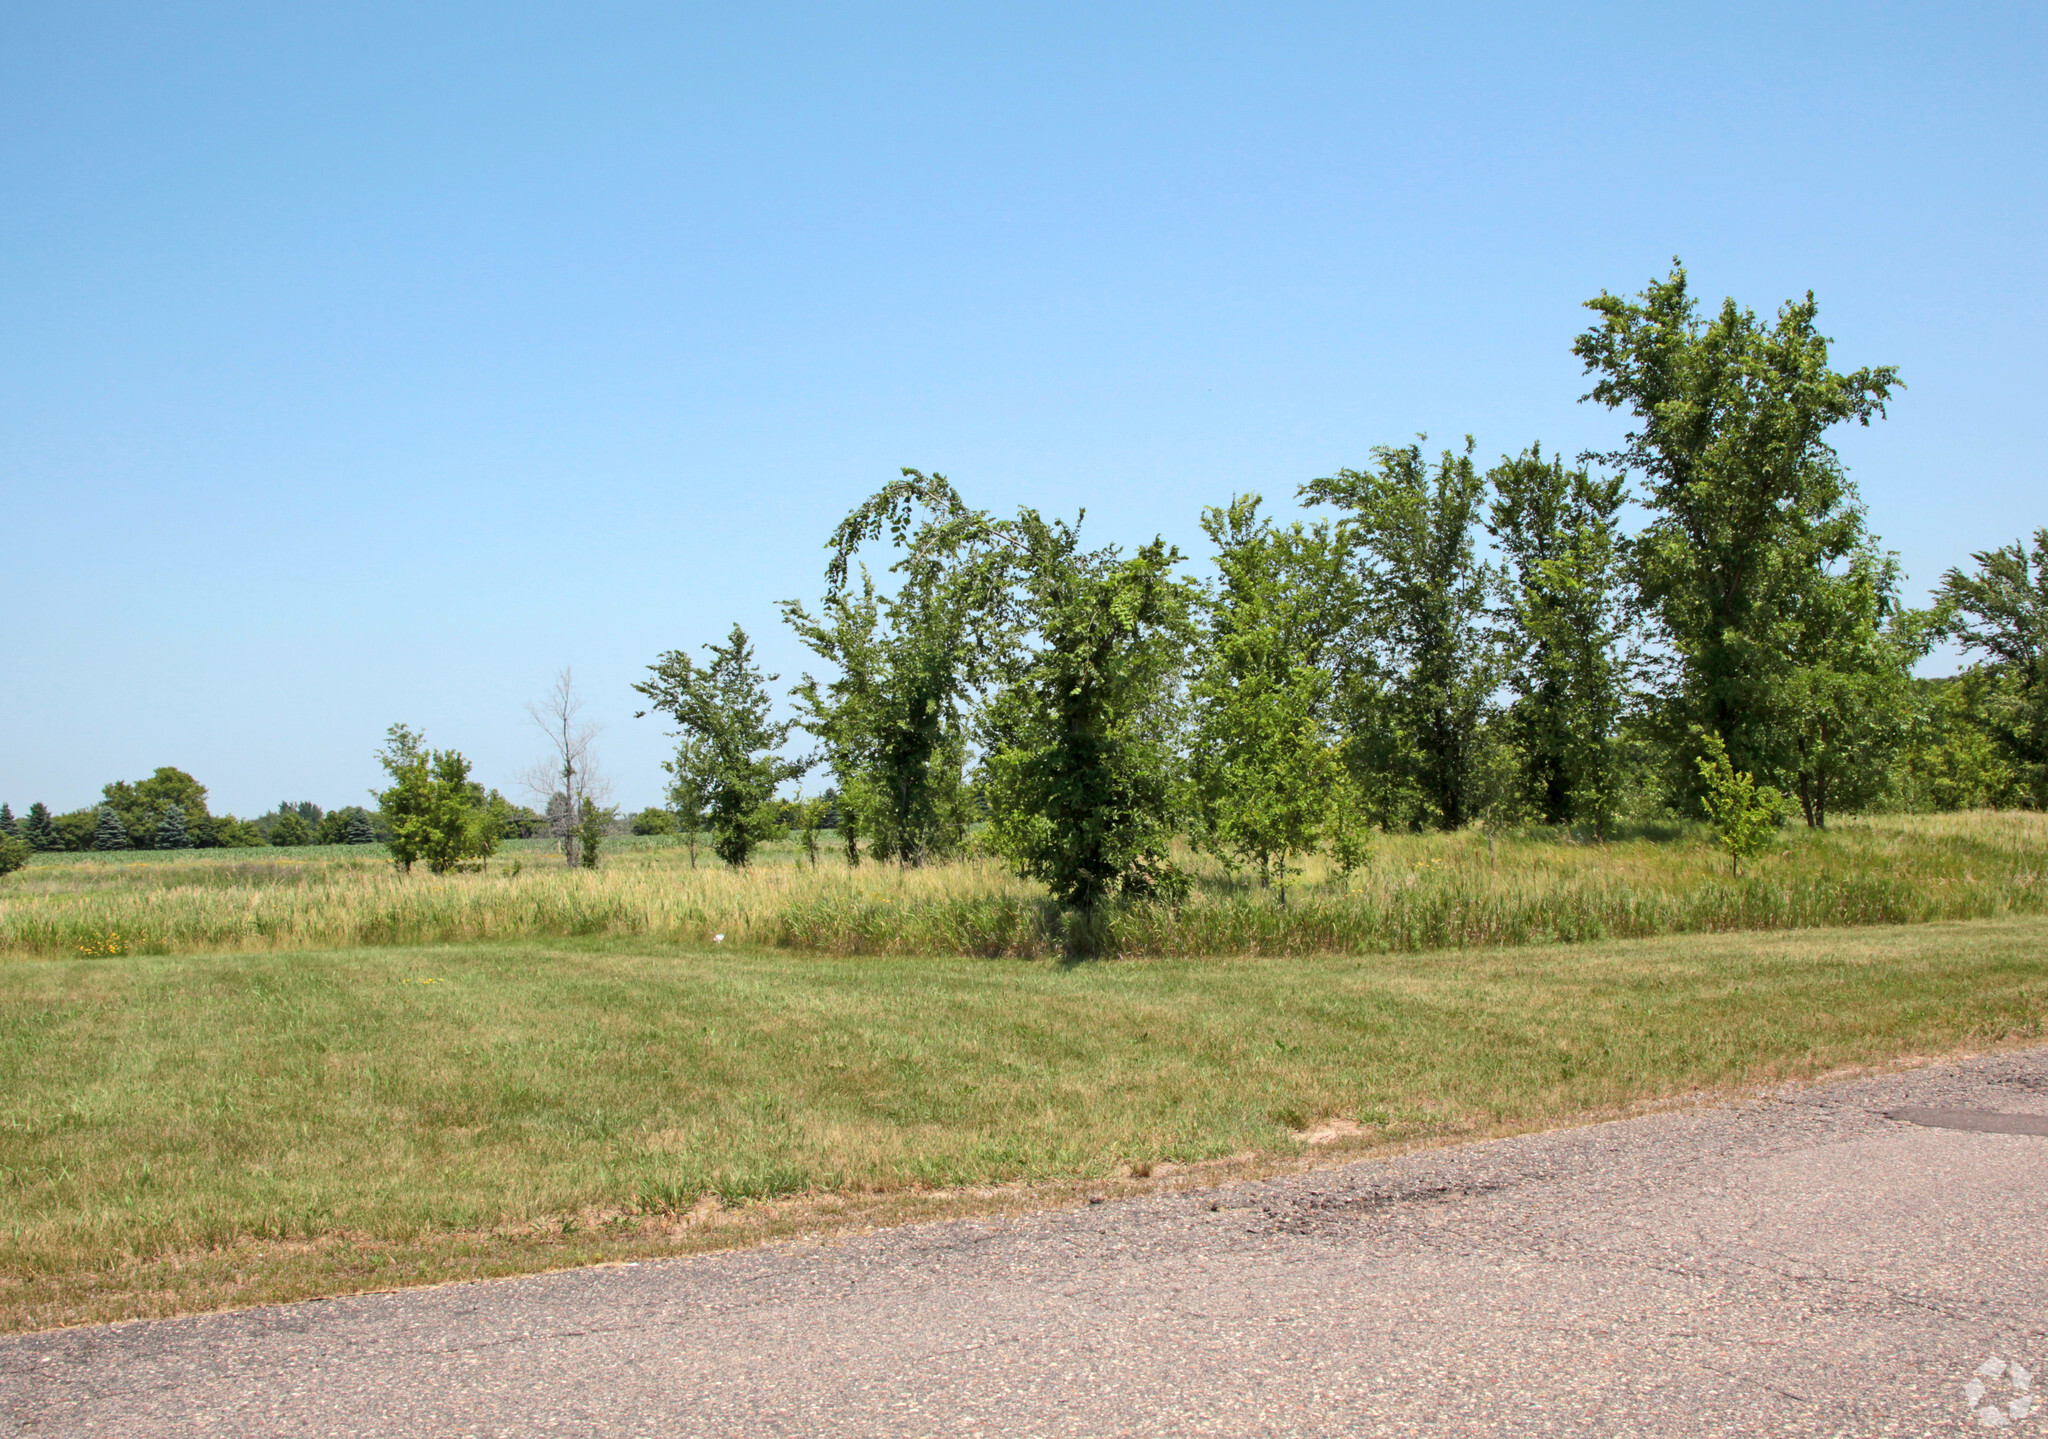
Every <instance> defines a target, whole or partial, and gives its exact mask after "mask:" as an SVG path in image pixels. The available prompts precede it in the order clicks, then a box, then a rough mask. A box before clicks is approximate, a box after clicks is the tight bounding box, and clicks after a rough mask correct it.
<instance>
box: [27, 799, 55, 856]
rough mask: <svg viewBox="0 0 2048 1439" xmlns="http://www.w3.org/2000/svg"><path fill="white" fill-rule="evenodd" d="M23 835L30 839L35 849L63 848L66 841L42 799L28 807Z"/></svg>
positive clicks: (30, 844)
mask: <svg viewBox="0 0 2048 1439" xmlns="http://www.w3.org/2000/svg"><path fill="white" fill-rule="evenodd" d="M21 837H22V838H23V839H24V840H26V841H28V847H29V848H30V849H33V850H53V849H62V848H63V847H64V842H63V840H61V839H60V838H58V835H57V826H56V825H55V824H54V823H53V822H52V821H51V819H50V809H49V806H48V805H45V804H44V803H43V802H42V801H41V800H37V801H36V802H35V803H34V804H32V805H30V806H29V807H28V814H27V815H26V816H25V817H24V818H23V819H22V821H21Z"/></svg>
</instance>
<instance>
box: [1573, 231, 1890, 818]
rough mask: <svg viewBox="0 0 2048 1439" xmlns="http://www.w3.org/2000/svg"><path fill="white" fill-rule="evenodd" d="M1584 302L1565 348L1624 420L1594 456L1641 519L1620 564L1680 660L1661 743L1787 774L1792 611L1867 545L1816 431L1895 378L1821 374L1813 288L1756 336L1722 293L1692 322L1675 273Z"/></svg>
mask: <svg viewBox="0 0 2048 1439" xmlns="http://www.w3.org/2000/svg"><path fill="white" fill-rule="evenodd" d="M1587 307H1588V308H1589V309H1591V310H1593V311H1594V312H1595V313H1596V314H1598V315H1599V317H1600V318H1599V321H1598V322H1597V323H1596V324H1595V325H1594V326H1593V327H1592V328H1590V329H1588V330H1587V331H1586V332H1585V333H1583V334H1581V335H1580V336H1579V337H1578V340H1577V341H1576V342H1575V343H1574V345H1573V351H1574V353H1575V354H1577V356H1578V357H1579V359H1580V360H1582V361H1583V362H1584V364H1585V367H1586V371H1587V372H1588V373H1589V374H1593V375H1596V376H1598V379H1597V380H1596V381H1595V383H1594V386H1593V389H1592V392H1591V393H1590V394H1589V395H1588V396H1587V397H1586V398H1588V399H1591V400H1594V401H1597V402H1598V403H1600V404H1603V405H1606V406H1608V407H1609V408H1612V409H1624V410H1627V411H1628V412H1629V413H1630V414H1631V415H1632V417H1633V419H1634V422H1635V425H1636V428H1635V429H1633V430H1631V431H1630V432H1629V434H1628V435H1627V437H1626V440H1625V442H1624V443H1623V445H1622V446H1621V448H1619V449H1617V450H1615V451H1613V452H1612V453H1611V454H1608V455H1607V456H1605V457H1604V458H1605V459H1606V460H1607V462H1608V463H1610V464H1613V465H1616V466H1618V467H1620V468H1621V469H1623V470H1624V471H1627V472H1631V473H1634V474H1638V475H1641V476H1642V477H1643V479H1644V481H1645V486H1646V488H1645V493H1644V502H1645V503H1646V504H1647V505H1648V506H1649V508H1650V511H1651V518H1650V521H1649V523H1648V524H1647V525H1646V526H1644V528H1643V530H1642V531H1641V533H1640V534H1639V535H1638V536H1637V537H1636V539H1635V541H1634V543H1633V545H1632V549H1631V555H1632V570H1633V574H1634V578H1635V581H1636V583H1637V585H1638V587H1639V588H1640V591H1641V595H1642V600H1643V602H1644V604H1645V605H1646V606H1647V609H1648V612H1649V614H1650V615H1651V616H1652V617H1653V618H1654V620H1655V622H1656V624H1657V626H1658V629H1659V631H1660V634H1661V638H1662V639H1663V640H1664V641H1665V642H1666V643H1667V644H1668V645H1669V647H1670V649H1671V651H1672V652H1673V654H1674V656H1675V658H1676V661H1677V671H1678V672H1677V675H1676V679H1675V683H1674V684H1673V685H1672V686H1671V687H1670V688H1669V689H1668V690H1667V692H1666V693H1665V694H1664V695H1663V696H1662V697H1661V711H1662V719H1663V732H1664V735H1665V737H1666V739H1667V740H1668V741H1669V742H1671V743H1674V744H1676V743H1678V742H1679V740H1680V737H1682V736H1683V735H1685V734H1686V733H1688V732H1689V729H1690V727H1692V726H1698V727H1701V728H1703V729H1706V730H1711V731H1712V732H1713V733H1715V734H1717V735H1720V736H1722V737H1723V739H1724V740H1725V742H1726V744H1727V746H1728V751H1729V754H1730V756H1731V762H1732V763H1733V764H1734V765H1735V766H1736V767H1737V768H1740V769H1745V770H1750V771H1754V772H1757V773H1763V774H1782V775H1786V776H1787V777H1788V778H1789V777H1791V776H1792V775H1793V774H1794V773H1795V772H1796V770H1797V769H1798V766H1799V763H1800V757H1799V755H1798V754H1797V753H1796V752H1795V751H1796V746H1795V744H1794V743H1793V741H1792V738H1791V731H1793V730H1796V729H1797V728H1799V726H1800V724H1801V721H1799V720H1797V719H1796V718H1795V719H1793V720H1792V722H1791V723H1790V724H1788V722H1787V716H1786V715H1785V713H1784V712H1783V710H1782V708H1781V704H1780V701H1781V700H1783V699H1784V698H1785V697H1786V692H1787V690H1786V687H1787V675H1788V672H1789V671H1791V670H1792V669H1795V668H1798V667H1800V666H1801V665H1802V664H1804V665H1805V666H1806V667H1809V668H1811V667H1812V666H1813V662H1814V657H1813V655H1812V653H1811V651H1810V648H1809V649H1808V650H1807V652H1805V653H1804V654H1803V655H1795V653H1794V652H1795V650H1796V649H1798V648H1799V646H1800V645H1801V642H1802V639H1803V638H1810V631H1809V630H1808V629H1807V627H1806V626H1804V625H1803V624H1802V617H1803V611H1804V609H1805V608H1806V607H1807V606H1808V605H1809V604H1810V603H1812V602H1813V601H1814V600H1815V598H1816V596H1817V595H1818V594H1819V592H1822V591H1825V590H1826V589H1828V588H1829V586H1830V585H1831V584H1832V583H1833V581H1831V580H1830V578H1829V576H1830V575H1831V574H1832V573H1833V571H1832V570H1831V567H1832V566H1834V565H1835V564H1836V563H1837V562H1842V561H1847V560H1849V559H1850V557H1851V556H1854V555H1856V554H1858V552H1859V551H1861V550H1863V549H1865V548H1866V547H1867V544H1868V540H1867V536H1866V535H1865V532H1864V528H1863V515H1862V511H1861V509H1860V508H1859V507H1858V505H1857V503H1856V496H1855V491H1854V489H1853V487H1852V486H1851V485H1850V483H1849V480H1848V477H1847V476H1846V475H1845V474H1844V472H1843V470H1842V466H1841V462H1840V459H1839V458H1838V457H1837V455H1836V453H1835V451H1834V449H1833V448H1832V447H1831V446H1830V445H1829V444H1828V443H1827V442H1826V440H1825V439H1824V438H1823V437H1824V436H1825V434H1826V432H1827V431H1828V430H1829V429H1831V428H1832V427H1834V426H1835V425H1838V424H1841V423H1844V422H1847V421H1852V420H1853V421H1857V422H1859V423H1862V424H1866V425H1867V424H1869V422H1870V420H1871V417H1872V416H1882V415H1883V414H1884V410H1885V403H1886V401H1887V400H1888V399H1889V398H1890V396H1891V393H1892V391H1893V389H1894V388H1896V387H1898V385H1899V380H1898V374H1897V372H1896V371H1895V370H1894V369H1892V368H1891V367H1889V366H1879V367H1877V368H1871V369H1862V370H1857V371H1855V372H1853V373H1851V374H1840V373H1837V372H1836V371H1834V370H1832V369H1830V368H1828V341H1827V339H1826V337H1825V336H1823V335H1821V334H1820V333H1819V332H1818V331H1817V330H1815V328H1814V318H1815V315H1816V313H1817V307H1816V306H1815V304H1814V301H1813V296H1812V295H1811V294H1808V295H1807V297H1806V298H1805V299H1804V300H1803V301H1795V302H1789V303H1787V304H1785V305H1784V306H1782V307H1780V309H1779V311H1778V313H1777V316H1776V318H1775V320H1774V321H1773V322H1772V323H1770V324H1768V325H1767V324H1765V323H1764V322H1762V321H1760V320H1759V319H1758V318H1757V316H1756V314H1755V313H1754V312H1753V311H1750V310H1747V309H1743V308H1741V307H1739V306H1737V305H1736V303H1735V302H1734V301H1733V300H1728V301H1725V302H1724V303H1723V304H1722V306H1721V309H1720V311H1719V313H1718V314H1717V315H1716V316H1714V317H1713V318H1712V319H1711V320H1709V319H1705V318H1703V317H1702V316H1701V314H1700V313H1699V308H1698V305H1697V304H1696V302H1695V301H1694V299H1693V297H1692V295H1691V294H1690V293H1689V292H1688V290H1687V288H1686V276H1685V270H1684V268H1683V267H1682V266H1678V265H1676V264H1675V263H1674V266H1673V269H1672V271H1671V274H1670V275H1669V276H1668V277H1667V278H1666V279H1664V280H1660V281H1654V282H1652V283H1651V284H1650V285H1649V286H1648V288H1646V289H1645V290H1644V291H1643V293H1642V294H1641V295H1640V296H1638V297H1637V298H1636V299H1633V300H1625V299H1622V298H1619V297H1617V296H1614V295H1610V294H1607V293H1605V292H1604V291H1603V292H1602V293H1601V295H1600V296H1599V297H1598V298H1597V299H1594V300H1590V301H1588V302H1587ZM1823 603H1826V601H1823ZM1861 633H1862V634H1863V635H1866V636H1867V628H1866V629H1865V630H1864V631H1863V632H1861ZM1859 642H1860V641H1859ZM1851 667H1852V668H1854V667H1855V664H1854V662H1853V661H1852V662H1851ZM1830 702H1831V701H1830ZM1807 728H1808V730H1809V732H1810V730H1811V725H1810V724H1808V725H1807Z"/></svg>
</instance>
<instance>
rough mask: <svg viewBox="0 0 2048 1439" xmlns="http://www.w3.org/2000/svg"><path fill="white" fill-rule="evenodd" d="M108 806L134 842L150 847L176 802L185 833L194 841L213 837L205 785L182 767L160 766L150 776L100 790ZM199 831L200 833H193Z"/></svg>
mask: <svg viewBox="0 0 2048 1439" xmlns="http://www.w3.org/2000/svg"><path fill="white" fill-rule="evenodd" d="M100 793H101V795H102V797H103V803H104V804H105V805H106V807H107V808H109V809H111V810H113V811H114V813H116V814H118V815H119V816H120V817H121V825H122V828H124V829H125V830H127V832H128V838H129V841H130V843H131V844H133V845H134V846H135V847H136V848H137V849H148V848H150V847H151V846H153V845H154V844H155V843H156V835H157V832H158V830H159V829H160V828H161V827H162V825H163V820H164V814H165V813H166V811H168V810H169V809H170V808H171V806H173V805H176V806H178V807H179V808H180V809H182V810H183V811H184V817H185V825H186V832H187V835H188V837H193V838H194V839H195V842H196V841H197V840H198V839H200V838H206V839H210V838H211V826H210V825H207V824H206V823H205V821H206V820H207V818H208V816H207V812H206V786H205V785H203V784H201V783H200V782H199V781H198V780H196V779H194V778H193V777H192V776H191V775H189V774H187V773H185V771H183V770H181V769H173V768H171V767H170V766H168V765H165V766H162V767H160V768H158V769H157V770H156V771H155V772H154V773H153V774H151V775H150V777H149V778H148V779H145V780H137V781H135V782H134V783H132V784H131V783H130V782H128V781H127V780H116V781H114V783H112V784H109V785H107V786H105V787H104V788H103V789H102V790H101V791H100ZM195 830H196V831H197V835H196V836H195V835H194V834H193V832H194V831H195Z"/></svg>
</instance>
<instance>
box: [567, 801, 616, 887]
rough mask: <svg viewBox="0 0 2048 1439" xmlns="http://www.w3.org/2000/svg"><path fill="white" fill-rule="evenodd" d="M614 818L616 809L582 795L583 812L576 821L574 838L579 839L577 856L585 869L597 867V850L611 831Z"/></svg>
mask: <svg viewBox="0 0 2048 1439" xmlns="http://www.w3.org/2000/svg"><path fill="white" fill-rule="evenodd" d="M616 818H618V811H617V810H615V809H613V808H611V807H610V806H607V805H600V804H599V803H598V802H597V801H596V800H594V799H592V798H591V797H590V796H589V795H587V794H586V795H585V796H583V813H582V814H581V815H580V816H579V817H578V818H577V821H576V838H577V840H578V841H579V845H578V849H579V853H578V855H577V858H578V860H579V861H580V862H581V863H582V865H583V867H584V868H585V869H596V868H597V855H598V851H599V850H600V849H601V848H602V847H603V846H604V840H605V836H606V835H608V834H610V833H611V828H612V821H613V820H614V819H616Z"/></svg>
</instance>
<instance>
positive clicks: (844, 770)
mask: <svg viewBox="0 0 2048 1439" xmlns="http://www.w3.org/2000/svg"><path fill="white" fill-rule="evenodd" d="M1002 534H1003V527H1001V526H998V525H996V524H995V523H994V522H992V521H991V520H990V519H989V517H988V515H987V514H986V513H985V512H983V511H980V510H971V509H969V508H968V507H967V505H966V504H965V503H964V502H963V501H962V500H961V498H960V496H959V494H958V492H957V491H955V490H954V488H953V486H952V485H951V484H950V483H949V482H948V481H947V479H946V477H945V476H944V475H926V474H923V473H921V472H920V471H917V470H912V469H906V470H904V471H903V472H902V475H901V477H900V478H898V479H896V480H893V481H891V482H890V483H889V484H887V485H885V486H883V487H882V489H881V490H879V491H877V492H876V494H875V495H874V496H873V497H872V498H870V499H869V500H868V501H867V502H866V503H864V504H862V505H861V506H860V507H859V508H857V509H855V510H854V511H853V512H852V513H851V514H849V515H848V516H847V517H846V519H845V520H844V521H842V522H841V523H840V525H839V528H838V529H837V530H835V531H834V532H833V535H832V538H831V540H830V542H829V543H828V548H829V549H830V550H831V551H832V560H831V563H830V564H829V565H828V566H827V568H826V580H827V584H828V586H829V588H828V591H827V594H826V597H825V600H824V603H823V605H822V607H821V613H820V615H819V616H818V617H816V618H813V617H812V615H811V614H810V613H809V612H808V611H807V610H805V608H804V607H803V605H802V604H800V603H799V602H797V601H794V600H791V601H786V602H785V603H784V604H783V607H782V609H783V617H784V619H785V620H786V621H787V622H788V623H789V625H790V626H791V627H792V628H793V629H795V630H796V632H797V634H798V635H799V636H800V637H801V638H802V639H803V640H804V642H805V643H806V644H808V645H810V647H811V648H812V649H813V650H814V651H815V652H816V653H817V654H818V655H819V656H820V657H821V658H823V659H825V660H827V661H829V662H831V663H832V664H834V665H836V666H837V667H838V668H839V672H840V673H839V678H838V679H837V680H835V681H833V682H832V683H830V684H829V685H825V686H820V684H819V683H818V682H817V681H816V680H815V679H813V678H812V677H811V676H809V675H805V676H804V679H803V682H802V683H801V684H800V685H798V686H797V688H796V689H795V691H793V693H794V694H795V695H796V697H797V699H798V701H799V704H800V720H801V723H802V724H803V725H804V727H805V729H807V730H809V731H810V732H811V733H812V734H813V735H815V736H816V737H817V738H818V739H819V740H820V741H821V742H822V743H823V746H824V752H825V757H826V758H827V760H828V761H829V762H830V764H831V765H832V768H833V771H834V773H835V774H837V775H838V776H839V779H840V781H841V783H842V784H843V785H846V786H847V794H848V795H849V796H851V797H852V798H853V799H854V800H856V801H860V802H863V803H862V809H863V813H862V814H861V817H860V822H859V823H858V825H857V826H856V827H857V829H859V830H862V831H865V832H866V834H867V835H868V838H869V840H870V845H871V849H872V851H873V853H874V854H875V855H876V857H877V858H885V857H890V856H893V857H894V858H896V859H897V860H898V861H899V862H901V863H903V864H905V865H915V864H922V863H924V862H925V861H926V860H927V859H931V858H936V857H940V856H943V855H945V854H948V853H951V852H952V851H954V850H956V849H957V848H958V847H959V845H960V842H961V840H962V838H963V837H964V835H965V833H966V826H967V792H966V786H965V784H964V782H963V771H964V768H965V765H966V758H967V725H966V719H965V708H966V706H967V704H968V703H969V702H970V700H971V698H972V697H973V696H974V695H975V694H976V692H977V691H978V689H979V687H980V685H981V684H982V682H983V680H984V678H985V675H984V660H985V658H986V657H987V656H988V655H989V654H990V653H991V652H992V649H993V643H992V637H991V635H990V633H989V625H990V622H991V621H992V620H995V619H997V618H998V617H999V616H1000V615H1001V614H1002V612H1003V610H1002V606H1001V604H1000V603H999V601H1000V598H1001V591H1002V581H1003V577H1004V574H1005V567H1004V558H1003V548H1002V545H1001V543H1000V541H1001V537H1002ZM885 535H886V536H888V538H889V541H890V543H891V544H892V545H893V546H894V548H895V549H897V550H898V551H900V552H901V553H900V557H899V558H898V559H897V561H896V562H895V563H894V564H893V565H891V566H890V573H891V574H892V575H895V576H897V577H898V584H897V588H896V590H895V592H894V593H892V594H888V595H878V594H877V592H876V589H875V585H874V582H873V580H872V578H871V577H870V576H869V575H868V573H867V570H866V568H865V567H863V568H862V569H861V592H860V594H859V596H858V597H855V596H854V595H853V594H852V593H851V591H850V589H849V584H850V578H851V573H852V568H853V564H854V561H855V558H856V556H857V555H858V554H859V551H860V548H861V546H862V545H863V544H867V543H872V542H875V541H878V540H880V539H882V538H883V536H885Z"/></svg>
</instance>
